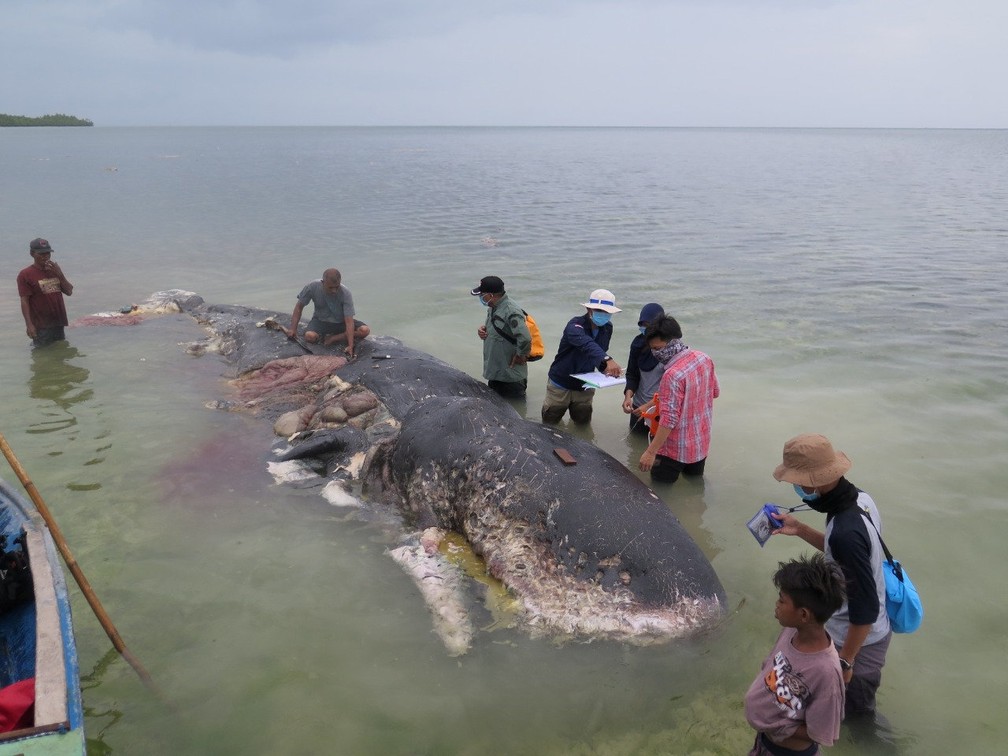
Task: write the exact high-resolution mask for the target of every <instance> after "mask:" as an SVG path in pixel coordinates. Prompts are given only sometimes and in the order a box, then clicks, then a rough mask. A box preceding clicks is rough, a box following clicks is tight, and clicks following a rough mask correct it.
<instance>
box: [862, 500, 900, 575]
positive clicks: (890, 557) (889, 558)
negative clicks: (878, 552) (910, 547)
mask: <svg viewBox="0 0 1008 756" xmlns="http://www.w3.org/2000/svg"><path fill="white" fill-rule="evenodd" d="M855 506H856V505H855ZM858 512H860V513H861V514H863V515H864V517H865V519H866V520H868V522H869V524H870V525H871V526H872V527H873V528H875V534H876V535H877V536H878V541H879V543H881V544H882V551H884V552H885V557H886V561H888V562H889V564H891V565H893V566H895V565H896V560H895V559H893V555H892V554H891V553H890V552H889V547H888V546H886V545H885V541H883V540H882V534H881V533H879V529H878V527H877V526H876V525H875V521H874V520H873V519H872V518H871V515H870V514H868V513H867V512H865V511H864V510H863V509H861V507H858Z"/></svg>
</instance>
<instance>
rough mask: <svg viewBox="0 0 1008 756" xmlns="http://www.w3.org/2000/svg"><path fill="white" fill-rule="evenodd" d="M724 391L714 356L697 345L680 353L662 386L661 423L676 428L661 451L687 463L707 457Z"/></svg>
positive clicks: (660, 400) (665, 455)
mask: <svg viewBox="0 0 1008 756" xmlns="http://www.w3.org/2000/svg"><path fill="white" fill-rule="evenodd" d="M720 395H721V387H720V386H719V385H718V379H717V376H716V375H715V374H714V362H713V360H711V358H710V357H708V356H707V355H706V354H704V353H703V352H699V351H697V350H695V349H687V350H686V351H684V352H680V353H679V354H677V355H676V356H675V359H673V360H672V362H671V363H669V365H668V367H667V368H665V374H664V375H662V379H661V385H660V386H659V387H658V406H659V411H660V413H661V416H660V418H659V421H658V423H659V425H661V426H663V427H665V428H671V429H672V432H671V433H669V437H668V439H667V440H666V441H665V443H664V444H663V445H662V448H661V449H659V450H658V453H659V454H661V455H662V456H663V457H669V458H671V459H674V460H676V461H677V462H682V463H684V464H689V463H691V462H699V461H700V460H701V459H704V458H706V457H707V452H708V450H709V449H710V433H711V415H712V414H713V410H714V400H715V399H717V397H718V396H720Z"/></svg>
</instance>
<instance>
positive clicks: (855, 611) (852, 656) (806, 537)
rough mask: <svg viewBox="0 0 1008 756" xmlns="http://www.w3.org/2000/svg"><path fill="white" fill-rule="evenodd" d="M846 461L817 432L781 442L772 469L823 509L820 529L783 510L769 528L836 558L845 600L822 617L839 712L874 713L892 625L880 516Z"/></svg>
mask: <svg viewBox="0 0 1008 756" xmlns="http://www.w3.org/2000/svg"><path fill="white" fill-rule="evenodd" d="M850 468H851V461H850V460H849V459H848V458H847V455H846V454H844V453H843V452H842V451H835V450H834V449H833V445H832V444H831V443H830V440H829V439H828V438H826V437H825V436H822V435H819V434H818V433H803V434H802V435H800V436H795V437H794V438H792V439H790V440H788V442H787V443H785V444H784V458H783V461H782V462H781V464H779V465H777V468H776V469H775V470H774V471H773V476H774V478H775V479H777V480H778V481H784V482H785V483H790V484H791V485H793V486H794V489H795V493H796V494H797V495H798V496H799V498H801V500H802V501H804V502H805V503H806V504H808V505H809V507H810V508H812V509H814V510H815V511H816V512H821V513H822V514H825V515H826V530H825V532H823V531H821V530H817V529H816V528H813V527H812V526H811V525H807V524H805V523H804V522H802V521H801V520H799V519H798V518H797V517H795V516H794V515H792V514H788V513H783V512H782V513H780V514H778V515H777V519H778V520H780V521H781V522H782V525H781V527H780V528H778V529H777V530H775V531H774V534H775V535H776V534H779V535H791V536H798V537H799V538H801V539H802V540H803V541H805V542H806V543H808V544H810V545H812V546H814V547H815V548H817V549H819V550H820V551H822V552H824V553H825V554H826V559H827V560H829V561H832V562H836V563H837V564H839V565H840V569H842V570H843V573H844V577H845V578H846V580H847V600H846V601H845V602H844V604H843V606H841V607H840V609H838V610H837V611H836V612H835V613H834V614H833V616H832V617H831V618H830V619H829V621H828V622H827V623H826V630H827V632H828V633H829V634H830V637H831V638H832V639H833V644H834V645H835V646H836V647H837V652H838V653H839V654H840V666H841V668H842V669H843V678H844V683H845V684H846V686H847V689H846V694H845V717H846V718H847V719H850V718H852V717H855V716H859V715H860V716H865V715H868V716H871V715H873V714H874V713H875V694H876V692H877V691H878V688H879V685H880V684H881V683H882V667H883V666H885V659H886V653H887V652H888V650H889V641H890V640H891V639H892V629H891V628H890V626H889V617H888V615H887V614H886V608H885V600H886V586H885V575H884V574H883V572H882V560H883V559H884V558H885V557H884V555H883V549H882V544H881V543H880V540H879V539H880V535H879V533H880V531H881V529H882V522H881V519H880V518H879V513H878V508H877V507H876V506H875V502H874V501H873V500H872V498H871V496H869V495H868V494H867V493H865V492H864V491H861V490H860V489H858V487H857V486H855V485H854V484H853V483H851V482H850V481H849V480H847V478H845V477H844V474H845V473H846V472H847V471H848V470H850Z"/></svg>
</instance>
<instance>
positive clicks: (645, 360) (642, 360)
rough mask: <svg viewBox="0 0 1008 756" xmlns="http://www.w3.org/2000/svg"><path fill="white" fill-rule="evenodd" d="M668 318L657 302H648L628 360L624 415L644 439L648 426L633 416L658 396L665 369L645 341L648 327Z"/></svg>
mask: <svg viewBox="0 0 1008 756" xmlns="http://www.w3.org/2000/svg"><path fill="white" fill-rule="evenodd" d="M663 317H665V309H664V308H663V307H662V306H661V305H660V304H658V303H657V302H649V303H648V304H646V305H644V306H643V307H642V308H641V311H640V317H639V318H637V327H638V328H639V329H640V333H639V334H637V335H636V336H634V339H633V341H631V342H630V356H629V357H628V358H627V367H626V373H625V375H626V386H625V387H624V389H623V411H624V412H625V413H627V414H628V415H630V430H631V431H632V432H634V433H638V434H640V435H642V436H646V435H647V433H648V424H647V423H646V422H645V421H644V420H643V419H642V418H641V417H640V415H635V414H633V411H634V410H635V409H639V408H640V407H642V406H644V405H645V404H647V403H648V402H650V401H651V400H652V399H654V396H655V394H657V393H658V384H659V383H661V377H662V373H664V372H665V366H664V365H662V364H661V363H660V362H659V361H658V358H657V357H655V356H654V355H653V354H652V353H651V347H649V346H648V343H647V341H646V340H645V339H644V331H645V329H646V328H647V326H648V324H649V323H653V322H654V321H656V320H658V318H663Z"/></svg>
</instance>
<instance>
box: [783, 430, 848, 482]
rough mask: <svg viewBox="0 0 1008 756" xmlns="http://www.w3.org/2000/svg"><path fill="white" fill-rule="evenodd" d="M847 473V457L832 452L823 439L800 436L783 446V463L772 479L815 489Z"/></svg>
mask: <svg viewBox="0 0 1008 756" xmlns="http://www.w3.org/2000/svg"><path fill="white" fill-rule="evenodd" d="M850 469H851V461H850V460H849V459H848V458H847V455H846V454H844V453H843V452H842V451H834V450H833V444H831V443H830V440H829V439H828V438H826V436H821V435H819V434H818V433H802V434H801V435H800V436H795V437H794V438H792V439H790V440H789V441H788V442H787V443H785V444H784V461H783V462H782V463H781V464H779V465H777V469H776V470H774V471H773V476H774V478H776V479H777V480H783V481H784V482H786V483H797V484H798V485H799V486H805V487H806V488H815V487H816V486H824V485H826V484H827V483H832V482H833V481H835V480H840V478H842V477H843V475H844V473H846V472H847V471H848V470H850Z"/></svg>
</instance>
